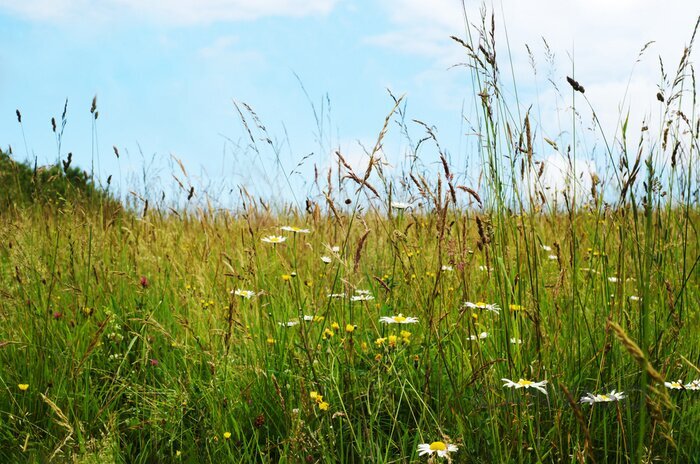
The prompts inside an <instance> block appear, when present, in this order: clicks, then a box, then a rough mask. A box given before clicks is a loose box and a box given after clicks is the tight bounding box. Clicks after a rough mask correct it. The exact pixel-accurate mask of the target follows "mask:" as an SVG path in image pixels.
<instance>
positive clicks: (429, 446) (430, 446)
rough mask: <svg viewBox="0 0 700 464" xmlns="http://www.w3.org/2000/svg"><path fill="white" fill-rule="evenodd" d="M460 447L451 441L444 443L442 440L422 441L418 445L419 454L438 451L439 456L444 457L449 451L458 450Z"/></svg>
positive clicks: (429, 453) (430, 453) (431, 453)
mask: <svg viewBox="0 0 700 464" xmlns="http://www.w3.org/2000/svg"><path fill="white" fill-rule="evenodd" d="M458 449H459V448H457V446H456V445H451V444H449V443H443V442H441V441H434V442H432V443H422V444H420V445H418V456H423V455H426V454H427V455H429V456H432V455H433V454H435V453H437V455H438V457H441V458H444V457H446V456H447V455H448V454H449V453H455V452H457V450H458Z"/></svg>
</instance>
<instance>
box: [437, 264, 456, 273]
mask: <svg viewBox="0 0 700 464" xmlns="http://www.w3.org/2000/svg"><path fill="white" fill-rule="evenodd" d="M440 269H442V270H443V271H447V272H450V271H454V268H453V267H452V266H448V265H447V264H443V265H442V267H441V268H440Z"/></svg>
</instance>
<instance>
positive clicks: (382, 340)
mask: <svg viewBox="0 0 700 464" xmlns="http://www.w3.org/2000/svg"><path fill="white" fill-rule="evenodd" d="M384 343H386V337H379V338H378V339H376V340H375V341H374V344H375V345H377V346H384Z"/></svg>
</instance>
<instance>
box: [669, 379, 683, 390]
mask: <svg viewBox="0 0 700 464" xmlns="http://www.w3.org/2000/svg"><path fill="white" fill-rule="evenodd" d="M664 385H665V386H666V388H668V389H669V390H685V386H684V385H683V382H681V381H680V380H677V381H675V382H664Z"/></svg>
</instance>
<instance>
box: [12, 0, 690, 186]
mask: <svg viewBox="0 0 700 464" xmlns="http://www.w3.org/2000/svg"><path fill="white" fill-rule="evenodd" d="M610 3H613V5H610ZM659 5H661V4H660V3H659V2H653V1H649V0H643V1H641V2H633V1H618V2H608V1H602V0H589V1H587V2H582V1H560V2H549V1H544V0H533V1H531V2H520V1H516V0H503V2H499V3H495V4H494V5H493V6H492V5H491V4H489V8H491V7H493V8H494V9H495V11H496V16H497V25H498V27H497V31H498V32H499V34H500V35H499V36H498V39H499V40H500V43H501V44H502V45H501V47H502V48H500V49H499V53H500V54H501V58H502V60H503V61H502V62H501V66H502V72H503V74H504V76H505V77H506V78H510V76H511V74H512V75H514V76H515V79H516V81H517V82H518V92H519V97H520V99H521V101H522V107H523V108H525V107H527V106H528V105H529V104H530V103H539V105H540V107H541V109H542V117H541V120H540V121H538V122H539V124H540V127H541V132H542V133H545V134H548V137H549V138H551V139H556V137H557V135H558V134H559V132H560V129H561V124H560V122H559V119H558V118H557V115H559V118H563V119H564V120H565V119H566V111H567V109H566V108H565V105H564V106H562V105H561V102H557V101H556V97H555V95H554V92H553V90H552V88H551V86H550V85H548V83H547V81H546V79H547V76H550V77H552V78H553V80H555V81H556V82H557V83H558V84H559V85H560V88H564V86H563V85H562V79H563V78H564V76H565V75H566V74H570V73H571V67H572V64H571V63H572V60H571V57H572V56H573V57H574V62H575V65H576V74H577V77H579V78H580V80H581V81H582V82H583V83H585V85H586V89H587V93H588V94H589V95H590V98H591V100H592V102H593V103H594V107H595V108H596V111H597V113H598V114H599V116H600V117H601V119H602V120H603V122H604V123H606V124H607V125H608V126H609V127H610V128H611V129H612V130H614V127H615V124H616V117H617V115H619V113H620V103H621V102H622V100H623V97H624V96H625V89H628V94H627V100H626V102H625V103H624V108H627V107H628V106H629V107H630V109H631V110H632V111H635V113H633V114H638V115H639V118H638V121H637V122H641V118H642V115H653V114H654V113H653V112H654V106H653V105H654V99H653V96H654V95H655V92H656V84H657V83H658V81H659V78H658V74H659V72H658V56H662V57H664V59H665V60H666V61H667V63H668V65H667V67H668V68H669V69H674V68H675V65H676V64H677V62H678V59H679V58H680V54H681V53H682V49H683V46H684V44H686V43H687V41H688V40H689V37H690V33H691V32H692V28H693V26H694V24H695V20H696V19H697V16H698V14H700V7H698V6H697V4H696V2H694V1H686V0H683V1H677V2H666V3H665V4H664V6H663V10H661V9H660V6H659ZM466 6H467V12H468V15H469V19H470V22H477V21H478V9H479V6H480V3H477V2H469V1H467V2H466ZM662 12H663V15H664V16H663V20H659V17H660V16H659V15H660V14H661V13H662ZM464 30H465V29H464V21H463V16H462V8H461V2H459V1H456V0H436V1H434V2H424V1H418V0H393V1H389V0H379V1H359V0H358V1H355V0H308V1H302V0H264V1H259V2H249V1H241V0H199V1H192V0H171V1H169V2H161V1H156V0H139V1H137V0H102V1H88V0H0V31H2V32H1V34H2V46H1V47H0V62H2V67H0V146H2V147H7V146H8V145H12V147H13V150H14V153H15V157H16V158H20V159H23V158H24V157H25V153H26V150H25V147H24V142H23V139H22V133H21V130H20V127H19V125H18V124H17V121H16V117H15V114H14V112H15V109H19V110H20V111H21V112H22V115H23V123H24V129H25V132H26V138H27V145H28V152H29V156H30V157H32V158H33V156H34V155H36V156H37V157H38V159H39V162H50V161H52V160H55V159H56V154H57V150H56V142H55V139H54V136H53V134H52V132H51V128H50V119H51V117H56V118H57V119H58V118H59V117H60V114H61V111H62V109H63V103H64V100H65V99H66V98H68V101H69V103H68V124H67V127H66V131H65V137H64V141H63V149H62V153H61V155H62V157H65V154H66V153H67V152H68V151H71V152H73V154H74V159H75V161H76V162H77V163H78V164H79V165H80V166H82V167H89V166H90V163H91V157H92V155H91V153H92V148H91V147H92V124H91V119H90V113H89V108H90V102H91V100H92V97H93V95H97V98H98V109H99V112H100V117H99V119H98V121H97V137H98V138H97V149H98V150H97V153H98V154H99V171H100V175H101V177H102V178H105V177H106V176H107V175H108V174H114V175H115V180H118V181H119V182H120V184H119V185H121V188H122V189H127V188H129V187H136V186H135V185H134V184H136V183H137V180H136V179H137V177H138V176H140V175H141V172H142V171H143V169H144V167H146V166H149V163H148V160H150V159H151V156H152V155H153V154H156V158H155V162H154V164H153V166H151V168H150V174H151V176H156V174H159V177H160V178H161V180H162V181H163V182H164V183H166V184H167V183H168V182H169V180H170V179H171V177H170V172H171V170H173V163H172V161H170V158H169V155H170V154H172V155H174V156H176V157H178V158H179V159H181V160H182V161H183V163H184V165H185V167H186V168H187V170H188V173H189V174H190V175H191V176H193V177H200V183H205V180H204V179H210V180H214V181H216V182H224V181H225V182H226V183H227V185H228V186H230V187H231V188H233V187H234V186H235V185H236V184H243V185H246V186H248V187H249V188H251V189H253V190H257V191H259V192H269V186H266V185H265V183H274V184H276V185H275V186H274V187H275V188H279V190H280V191H283V190H284V188H287V187H285V185H286V183H284V182H282V180H281V179H280V178H279V177H278V176H277V177H276V176H275V175H274V174H273V173H274V172H275V170H276V164H275V159H274V155H273V154H272V153H271V152H270V151H263V153H262V154H261V156H260V157H256V156H254V155H253V153H251V152H250V151H246V150H244V149H242V148H241V149H239V148H236V145H237V144H240V145H241V146H245V145H246V143H247V140H246V135H245V132H244V130H243V128H242V126H241V123H240V120H239V118H238V116H237V113H236V111H235V108H234V106H233V103H232V101H233V100H236V101H238V102H246V103H248V104H249V105H250V106H251V107H252V108H253V109H254V110H255V111H256V113H257V114H258V115H259V116H260V118H261V120H262V122H263V124H265V126H266V127H267V128H268V131H269V133H270V135H271V136H272V138H273V139H274V140H275V143H276V144H277V146H279V150H280V158H281V162H282V164H283V169H284V170H285V172H290V171H291V170H292V169H293V168H294V166H296V164H297V163H298V162H299V161H300V160H301V159H302V158H304V157H305V156H306V155H308V154H310V153H313V155H312V156H311V157H309V158H308V159H307V160H306V161H305V164H304V167H303V168H302V169H301V171H302V174H303V175H296V176H293V177H294V178H295V180H294V181H293V185H294V186H295V188H296V187H299V188H302V191H303V192H305V191H306V190H307V188H303V186H304V179H303V178H304V177H306V178H307V179H308V175H309V173H310V172H311V167H312V165H313V164H314V163H315V164H316V165H318V166H319V167H324V166H328V163H329V159H330V157H331V155H330V152H332V149H333V148H337V147H340V148H341V150H342V151H343V152H344V153H345V154H346V156H347V157H348V158H349V159H351V161H352V162H353V163H358V164H360V162H361V159H362V149H361V148H360V145H359V144H358V143H357V141H360V142H361V143H362V144H364V145H368V146H369V145H372V143H373V141H374V139H375V138H376V136H377V133H378V132H379V130H380V129H381V127H382V124H383V121H384V117H385V116H386V115H387V113H388V112H389V110H390V109H391V107H392V102H391V100H390V98H389V97H388V95H387V91H386V89H387V88H389V89H391V91H392V92H393V93H394V94H395V95H402V94H405V95H406V104H407V107H406V108H407V116H408V118H409V119H412V118H417V119H420V120H422V121H425V122H427V123H429V124H432V125H435V127H436V128H437V132H438V136H439V137H440V142H441V144H442V145H443V146H444V147H445V148H446V149H447V150H448V151H449V152H450V154H451V155H452V157H453V160H454V162H455V164H456V165H457V166H458V168H459V169H463V170H464V171H465V175H466V176H469V175H470V174H471V173H470V172H467V171H469V169H470V168H469V165H468V163H467V162H466V161H465V160H466V159H468V158H469V156H470V155H469V153H465V150H466V149H467V148H466V147H468V144H467V143H466V142H465V140H466V138H465V135H464V133H465V132H467V130H466V129H465V127H464V125H463V123H462V117H461V109H462V107H463V105H467V108H471V106H470V105H473V100H474V95H473V93H474V92H473V89H472V86H471V83H470V81H469V74H468V73H467V72H466V70H465V69H464V68H454V69H450V67H451V65H453V64H456V63H459V62H461V61H465V60H466V57H465V56H464V55H463V50H462V49H461V48H460V47H458V46H457V45H456V44H454V42H452V41H451V40H450V39H449V36H450V35H457V36H464ZM506 30H507V32H508V42H507V43H509V44H510V54H511V60H510V61H509V60H508V59H507V52H508V49H507V48H506V47H505V44H506V40H505V32H506ZM541 37H545V38H546V39H547V41H548V43H549V44H550V46H551V47H552V49H553V51H554V52H555V55H556V62H555V67H554V68H552V66H551V65H548V64H545V58H544V52H543V49H544V48H543V45H542V39H541ZM650 40H655V41H656V43H655V44H654V45H653V46H652V47H651V50H650V51H649V52H648V53H647V55H648V56H645V59H644V60H642V61H641V62H640V63H637V64H635V60H636V57H637V54H638V52H639V50H640V49H641V48H642V46H643V45H644V44H645V43H646V42H648V41H650ZM525 43H528V44H530V46H531V49H532V50H533V52H534V54H535V59H536V62H537V64H538V66H539V69H538V74H537V75H535V74H534V73H533V72H532V69H531V67H530V64H529V60H528V56H527V53H526V50H525V47H524V44H525ZM510 63H512V71H511V69H510ZM633 69H634V73H633V75H632V76H633V78H632V80H630V73H631V72H632V70H633ZM296 76H298V78H299V80H298V79H297V77H296ZM300 82H301V83H300ZM302 84H303V86H304V88H305V90H306V92H307V93H308V95H309V97H310V99H311V101H312V102H313V103H314V105H316V109H317V111H318V110H320V108H321V105H322V102H328V101H329V102H330V112H327V111H326V112H325V115H326V116H328V115H330V116H329V117H328V118H325V117H324V119H325V121H324V128H323V132H324V133H323V135H324V137H325V138H324V143H322V144H319V143H318V140H317V139H318V137H317V136H318V130H317V126H316V123H315V121H314V115H313V111H312V108H311V105H310V103H309V101H308V99H307V97H306V95H305V93H304V91H303V90H302V86H301V85H302ZM511 96H512V95H511ZM637 96H640V97H639V98H637ZM326 98H327V99H326ZM323 105H324V108H325V109H326V110H327V107H326V104H325V103H324V104H323ZM466 113H467V116H469V114H470V110H469V109H467V111H466ZM569 117H570V116H569ZM411 127H412V128H413V129H415V131H416V132H415V137H416V138H419V137H420V135H421V131H420V128H418V127H417V126H415V125H412V126H411ZM113 145H116V146H117V147H118V148H119V150H120V152H121V158H120V159H119V160H117V159H116V157H115V156H114V154H113V152H112V146H113ZM139 150H141V151H142V152H143V154H144V156H145V160H144V157H142V156H141V155H140V154H139ZM405 151H406V142H405V140H404V139H403V138H402V137H401V135H400V134H399V131H398V130H396V129H395V128H393V129H392V131H391V132H390V136H389V138H388V139H387V143H386V144H385V153H386V157H387V161H388V162H389V163H391V164H392V165H395V166H396V165H400V163H401V161H402V160H403V159H404V155H405ZM426 156H427V159H425V160H424V162H425V164H426V165H427V166H430V165H431V164H432V163H434V162H435V161H436V159H430V154H427V155H426ZM541 156H542V157H543V158H545V157H546V156H548V155H547V153H545V152H544V150H543V152H542V153H541ZM174 172H176V173H177V171H174ZM263 172H267V173H268V175H269V178H268V179H267V180H266V181H261V180H260V179H261V178H262V176H263ZM256 179H258V180H256ZM307 187H308V185H307Z"/></svg>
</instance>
